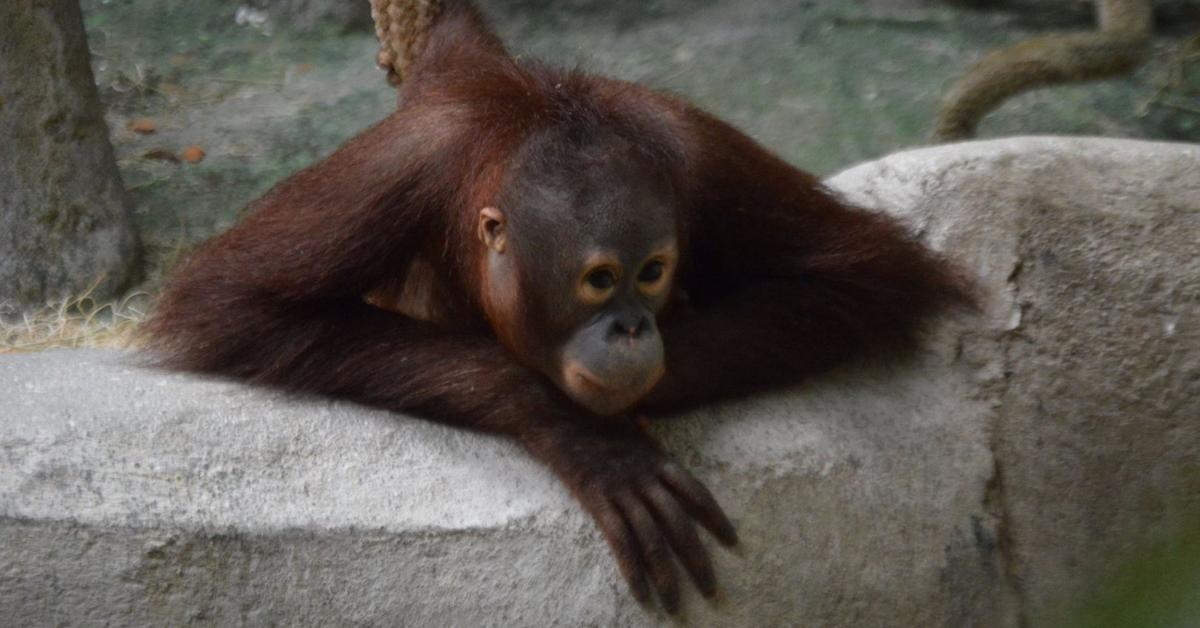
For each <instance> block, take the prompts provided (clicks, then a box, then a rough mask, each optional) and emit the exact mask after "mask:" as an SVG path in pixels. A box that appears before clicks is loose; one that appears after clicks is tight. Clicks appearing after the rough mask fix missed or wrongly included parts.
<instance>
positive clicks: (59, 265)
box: [0, 0, 141, 308]
mask: <svg viewBox="0 0 1200 628" xmlns="http://www.w3.org/2000/svg"><path fill="white" fill-rule="evenodd" d="M140 248H141V247H140V245H139V241H138V238H137V234H136V233H135V231H134V227H133V224H132V217H131V213H130V201H129V197H128V195H127V194H126V192H125V188H124V186H123V185H122V184H121V177H120V174H119V173H118V172H117V164H116V160H115V159H114V157H113V150H112V145H111V144H109V140H108V127H107V126H106V125H105V122H104V115H103V110H102V107H101V105H100V98H99V95H98V93H97V91H96V84H95V79H94V78H93V76H92V68H91V65H90V53H89V52H88V46H87V35H86V34H85V33H84V30H83V16H82V13H81V11H80V8H79V0H0V306H4V305H8V306H9V307H12V306H16V307H18V308H26V307H36V306H39V305H43V304H45V303H46V302H48V301H54V300H58V299H62V298H67V297H72V296H78V295H80V294H82V293H83V292H85V291H87V290H88V289H89V288H92V289H93V290H92V292H91V296H92V297H93V298H95V299H98V300H103V299H107V298H111V297H113V296H117V295H119V294H120V293H121V291H123V290H125V289H127V288H128V287H129V286H130V285H131V284H132V283H133V282H135V281H136V280H137V279H138V278H139V276H140V272H141V255H140Z"/></svg>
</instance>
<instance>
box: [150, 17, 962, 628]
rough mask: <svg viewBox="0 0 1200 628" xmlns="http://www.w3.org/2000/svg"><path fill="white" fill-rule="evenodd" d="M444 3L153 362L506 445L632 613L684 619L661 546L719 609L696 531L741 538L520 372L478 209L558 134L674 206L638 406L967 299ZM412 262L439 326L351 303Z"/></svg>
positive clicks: (890, 336)
mask: <svg viewBox="0 0 1200 628" xmlns="http://www.w3.org/2000/svg"><path fill="white" fill-rule="evenodd" d="M449 4H450V6H449V7H448V9H447V11H446V13H445V14H444V15H443V17H442V18H441V19H440V20H439V21H438V23H437V24H436V25H435V27H434V31H433V32H432V33H431V37H430V44H429V48H428V51H427V54H426V55H425V56H424V57H423V58H422V59H420V60H418V62H417V64H416V66H414V68H413V69H412V72H411V73H410V76H411V79H410V81H409V82H408V83H407V84H406V85H405V86H404V91H403V94H402V96H401V100H400V104H399V108H398V110H397V111H396V112H395V113H394V114H392V115H391V116H389V117H388V118H386V119H385V120H383V121H382V122H380V123H378V124H376V125H375V126H374V127H372V128H370V129H368V130H367V131H365V132H363V133H362V134H360V135H359V136H358V137H356V138H354V139H352V140H351V141H349V142H348V143H346V144H345V145H344V146H342V147H341V148H340V149H338V150H337V151H336V152H334V153H333V154H332V155H330V156H329V157H328V158H326V159H324V160H323V161H321V162H319V163H317V164H315V165H313V166H310V167H309V168H306V169H304V170H302V171H300V172H299V173H297V174H295V175H293V176H292V177H290V178H288V179H287V180H285V181H283V182H281V183H279V184H278V185H277V186H276V187H275V188H274V189H272V190H271V191H270V192H269V193H267V194H266V195H265V196H264V197H263V198H262V199H260V200H258V201H257V202H256V203H254V205H253V207H252V211H251V212H250V213H249V214H248V216H247V217H246V219H245V220H243V221H242V222H241V223H240V224H238V225H237V226H235V227H234V228H232V229H230V230H229V231H227V232H225V233H224V234H221V235H220V236H218V237H216V238H214V239H213V240H211V241H209V242H207V243H206V244H204V245H203V246H201V247H200V248H199V249H198V250H197V251H196V252H195V253H194V254H192V255H191V256H190V258H189V259H188V260H187V261H186V263H185V264H184V265H183V266H182V267H181V268H180V269H179V270H178V271H177V272H176V273H175V274H174V277H173V278H172V280H171V282H170V284H169V285H168V287H167V289H166V291H165V292H164V294H163V296H162V299H161V301H160V303H159V305H158V309H157V313H156V315H155V316H154V318H153V320H152V321H151V322H150V324H149V327H148V331H149V337H150V339H151V344H152V349H153V350H154V351H155V352H156V355H158V356H159V357H160V358H161V360H162V361H163V363H164V364H166V365H169V366H172V367H176V368H180V369H186V370H190V371H198V372H205V373H216V374H222V375H227V376H232V377H236V378H241V379H244V380H247V381H249V382H253V383H259V384H266V385H272V386H278V387H283V388H286V389H289V390H295V391H301V392H311V393H318V394H324V395H331V396H337V397H343V398H348V399H353V400H356V401H359V402H362V403H365V404H369V405H374V406H379V407H382V408H387V409H390V410H397V411H404V412H409V413H413V414H416V415H419V416H423V417H426V418H429V419H433V420H438V421H444V422H448V423H453V424H456V425H461V426H465V427H470V428H474V429H482V430H487V431H492V432H497V433H502V434H507V435H510V436H512V437H515V438H517V439H519V441H520V442H522V443H523V444H524V445H525V446H526V447H527V448H528V449H529V451H530V452H531V453H532V454H533V455H534V456H536V457H537V458H538V459H540V460H542V461H543V462H544V463H546V464H547V465H548V466H550V467H551V468H552V469H554V470H555V471H556V472H557V473H558V474H559V476H560V477H562V478H563V480H564V482H566V484H567V485H568V486H569V487H570V488H571V489H572V491H573V492H574V493H575V495H576V496H577V497H578V498H579V500H580V501H581V503H582V504H583V505H584V507H585V508H586V509H587V510H588V511H589V512H590V513H591V514H592V515H593V517H595V518H596V520H597V522H598V524H599V525H600V527H601V529H602V531H603V532H604V534H605V536H606V538H607V539H608V541H609V542H610V543H611V544H612V547H613V551H614V553H615V554H616V556H617V558H618V564H619V566H620V567H621V569H622V571H623V573H624V574H625V575H626V577H627V578H628V579H629V581H630V584H631V586H632V587H633V590H634V592H635V594H637V595H638V597H639V598H640V599H645V597H646V595H647V594H648V592H649V587H650V584H651V583H652V584H653V585H654V587H655V588H656V589H657V590H658V592H659V595H660V597H661V598H662V600H663V602H664V603H665V605H666V606H667V607H668V608H669V609H673V608H674V607H675V606H677V603H678V585H677V583H676V579H675V576H674V574H673V568H672V567H671V566H670V564H671V563H670V559H669V554H670V553H669V552H667V551H666V548H667V547H669V548H670V549H671V550H673V551H674V553H675V554H676V555H677V556H678V558H679V560H680V561H681V562H682V563H683V564H684V567H685V568H686V569H687V570H688V572H689V573H690V574H691V575H692V577H693V579H694V580H695V581H696V583H697V584H698V585H699V586H700V588H701V590H702V591H703V592H705V593H706V594H711V593H712V592H713V590H714V587H715V581H714V579H713V576H712V568H711V565H710V564H709V562H708V557H707V554H706V552H705V550H704V548H703V546H702V545H701V544H700V542H699V540H698V538H697V537H696V534H695V531H694V524H693V520H695V521H698V522H699V523H701V524H702V525H704V526H705V527H707V528H708V529H709V530H710V531H713V532H714V533H715V534H717V535H718V537H719V538H721V539H722V540H723V541H725V542H729V543H732V542H733V541H734V539H735V536H734V534H733V529H732V527H731V526H730V525H729V523H728V521H727V520H725V518H724V515H723V514H722V513H721V511H720V508H719V507H717V505H716V504H715V502H713V501H712V499H711V496H709V495H708V494H707V491H706V490H705V489H704V488H703V487H702V486H700V485H699V484H698V483H696V482H695V481H694V480H692V479H691V478H690V476H688V475H687V474H686V472H684V471H683V470H682V469H681V468H679V467H678V466H677V465H675V464H674V463H672V462H670V460H669V459H667V458H666V457H665V454H663V453H662V452H661V451H660V450H658V448H657V447H656V446H655V445H654V444H653V443H652V442H650V441H649V439H647V438H646V436H645V435H644V434H642V433H641V432H640V431H639V430H638V429H637V428H636V427H635V426H634V425H633V422H619V421H616V422H615V421H612V420H609V421H605V422H600V421H596V420H595V419H594V417H591V416H590V415H589V414H588V413H587V412H586V411H584V410H582V409H581V408H579V407H578V406H576V405H574V404H572V403H571V402H570V401H569V400H567V399H566V397H565V396H564V395H563V394H562V393H561V392H559V391H558V390H557V389H556V388H555V387H554V386H552V385H551V384H550V383H549V382H547V381H546V378H545V377H543V376H542V375H541V374H539V373H537V372H535V371H533V370H531V369H529V368H527V367H526V366H523V365H521V364H519V363H518V362H517V361H516V360H514V359H513V357H512V354H511V353H510V351H508V350H507V349H506V348H505V347H504V346H503V345H502V344H501V343H500V342H498V341H497V340H496V338H495V336H494V334H493V333H492V331H491V326H489V324H488V321H487V319H486V316H485V314H484V312H483V308H482V304H481V291H480V288H479V284H480V282H481V275H480V268H481V264H480V255H481V254H482V253H481V251H480V249H481V247H480V246H479V243H478V241H477V238H476V235H475V233H476V220H477V212H478V211H479V209H480V208H482V207H484V206H488V205H491V204H493V203H495V202H496V199H497V196H498V195H499V194H500V188H501V184H502V181H503V176H504V173H505V164H506V162H507V161H508V160H509V159H510V158H511V157H512V156H513V155H514V153H515V151H517V150H518V149H519V148H520V146H521V144H522V143H523V142H524V140H525V139H526V138H529V137H530V136H531V134H533V133H535V132H536V131H537V130H538V129H540V128H545V127H546V126H547V125H551V124H560V125H561V124H564V123H566V124H578V125H581V126H584V127H589V128H590V127H597V126H603V127H604V128H607V129H615V131H616V132H617V133H619V134H622V135H623V136H626V137H629V138H632V139H635V140H636V141H637V143H638V146H639V150H640V151H641V152H643V153H644V157H645V159H646V160H647V161H648V162H650V163H654V164H656V165H657V167H658V168H659V170H660V171H661V173H662V176H664V177H666V178H668V179H670V180H671V181H672V182H673V186H674V187H675V188H676V189H677V193H678V198H679V206H678V207H677V211H678V212H679V215H678V216H677V220H678V222H679V224H680V225H682V229H683V232H682V233H681V234H680V237H681V243H680V244H681V266H680V271H679V274H678V276H677V281H676V286H677V293H676V298H675V300H674V306H673V307H671V308H670V309H669V310H668V311H667V312H666V313H665V314H664V315H663V316H662V317H661V318H660V321H659V325H660V327H661V333H662V335H663V338H664V341H665V345H666V359H667V375H666V378H665V379H664V380H663V381H662V382H661V383H660V384H659V386H658V387H657V388H656V389H655V390H654V391H653V392H652V393H651V394H650V396H649V397H648V398H647V399H646V400H645V402H644V404H643V405H642V407H641V408H640V409H639V410H640V411H642V412H649V411H653V412H668V411H675V410H680V409H684V408H688V407H691V406H694V405H696V404H700V403H706V402H709V401H713V400H716V399H721V398H728V397H732V396H737V395H744V394H747V393H750V392H753V391H757V390H761V389H765V388H770V387H777V386H783V385H787V384H791V383H794V382H796V381H799V380H800V379H801V378H803V377H805V376H807V375H810V374H812V373H815V372H818V371H820V370H823V369H826V368H828V367H830V366H832V365H834V364H837V363H840V362H842V361H844V360H846V359H848V358H851V357H856V356H863V355H866V354H874V353H880V352H884V351H888V352H893V351H899V350H904V349H907V348H910V347H912V346H913V342H914V339H915V337H916V334H917V332H918V330H919V329H920V326H921V324H922V323H923V322H924V321H926V320H928V319H929V318H930V317H931V316H932V315H934V314H935V313H937V312H939V311H941V310H942V309H944V308H945V307H946V306H948V305H952V304H955V303H965V302H967V301H968V300H969V299H968V298H967V290H966V289H965V287H964V284H963V282H962V281H961V280H960V279H958V277H957V276H956V275H955V274H954V273H953V272H951V271H950V270H949V269H948V267H947V266H946V265H945V264H944V263H943V262H942V260H940V259H939V258H938V257H937V256H936V255H935V254H933V253H931V252H930V251H928V250H927V249H926V248H924V247H922V246H921V245H919V244H918V243H917V242H915V241H914V240H913V239H912V238H911V237H910V236H909V235H908V234H907V233H906V232H905V230H904V229H903V228H902V227H901V226H900V225H898V224H897V223H896V222H895V221H894V220H892V219H890V218H888V217H885V216H883V215H880V214H877V213H874V212H869V211H865V210H862V209H859V208H855V207H851V206H848V205H846V204H845V203H844V202H842V201H841V200H840V199H838V198H836V197H835V196H833V195H832V194H830V193H829V192H827V191H826V190H825V189H823V188H822V187H821V185H820V184H819V183H818V182H817V180H815V179H814V178H813V177H811V176H810V175H807V174H805V173H803V172H800V171H799V170H796V169H795V168H793V167H791V166H789V165H787V164H786V163H784V162H783V161H781V160H780V159H778V158H776V157H775V156H773V155H771V154H770V153H768V152H767V151H765V150H764V149H762V148H761V147H759V146H758V145H756V144H755V143H754V142H753V141H751V140H750V139H748V138H747V137H746V136H744V135H743V134H741V133H740V132H738V131H736V130H735V129H733V128H731V127H729V126H727V125H725V124H724V123H722V122H720V121H718V120H716V119H714V118H712V117H710V116H708V115H707V114H704V113H703V112H700V111H698V110H696V109H695V108H693V107H691V106H689V105H687V104H685V103H683V102H681V101H679V100H677V99H675V98H672V97H669V96H666V95H662V94H659V93H656V92H653V91H651V90H648V89H645V88H642V87H639V86H636V85H632V84H628V83H622V82H618V81H613V80H609V79H603V78H597V77H591V76H587V75H584V74H581V73H578V72H559V71H556V70H552V69H548V68H544V67H542V66H539V65H536V64H518V63H517V62H515V61H513V60H512V59H511V58H509V57H508V56H507V55H506V54H505V53H504V50H503V47H502V45H501V44H500V42H499V41H498V40H497V39H496V38H495V36H494V35H493V34H492V33H491V32H490V31H489V30H487V28H486V27H485V26H484V25H483V23H482V21H481V20H480V19H479V17H478V15H477V14H476V13H475V11H474V10H473V9H472V8H471V7H470V6H469V5H467V4H466V3H464V2H451V3H449ZM414 260H421V262H420V263H421V264H423V265H428V266H429V267H430V268H432V269H433V271H434V272H433V273H432V274H431V273H428V272H424V273H423V275H422V281H428V282H429V283H430V289H431V290H432V293H433V294H438V295H441V297H442V299H443V301H444V302H442V303H439V304H438V306H439V307H438V310H437V311H438V317H437V318H438V320H437V321H436V322H429V321H423V320H417V319H413V318H408V317H405V316H403V315H401V314H398V313H396V312H390V311H384V310H383V309H380V308H376V307H372V306H371V305H368V304H367V303H365V302H364V299H363V297H364V295H367V294H368V293H370V292H372V291H373V290H376V289H379V288H384V289H388V288H389V287H390V289H391V293H392V294H393V295H395V294H399V293H400V292H399V287H397V286H396V285H395V284H396V281H397V278H403V277H405V275H406V272H407V270H408V269H409V267H410V265H412V264H413V263H414ZM434 284H436V286H435V285H434ZM649 512H653V513H654V517H650V516H649V515H648V514H647V513H649Z"/></svg>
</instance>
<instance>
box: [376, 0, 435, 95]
mask: <svg viewBox="0 0 1200 628" xmlns="http://www.w3.org/2000/svg"><path fill="white" fill-rule="evenodd" d="M442 5H443V0H371V18H372V19H373V20H375V36H376V37H377V38H378V39H379V54H378V55H376V57H375V62H376V63H377V64H378V65H379V68H380V69H382V70H384V71H385V72H387V80H388V83H391V84H392V85H393V86H398V85H400V83H401V81H403V80H404V74H405V72H406V71H407V70H408V68H409V66H410V65H412V62H413V59H415V58H416V57H417V55H418V54H420V53H421V50H422V49H423V48H424V47H425V43H426V42H427V41H428V40H429V29H430V27H431V26H432V25H433V21H434V20H435V19H437V16H438V14H440V13H441V12H442V8H443V7H442Z"/></svg>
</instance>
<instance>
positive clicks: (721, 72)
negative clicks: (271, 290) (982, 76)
mask: <svg viewBox="0 0 1200 628" xmlns="http://www.w3.org/2000/svg"><path fill="white" fill-rule="evenodd" d="M480 5H481V7H482V8H483V10H484V11H485V12H486V14H487V15H488V16H489V17H490V18H491V19H492V21H493V23H494V25H495V26H496V28H497V29H498V30H499V31H500V33H501V35H502V36H503V37H504V38H505V40H506V41H507V42H508V43H509V45H510V47H511V48H512V49H513V50H514V51H515V52H517V53H519V54H522V55H529V56H536V57H540V58H543V59H546V60H548V61H550V62H553V63H555V64H559V65H579V66H582V67H584V68H586V69H588V70H591V71H596V72H601V73H604V74H609V75H613V76H616V77H620V78H624V79H630V80H635V81H640V82H643V83H647V84H650V85H652V86H655V87H659V88H663V89H667V90H671V91H675V92H678V93H681V94H683V95H685V96H687V97H688V98H690V99H691V100H693V101H694V102H696V103H698V104H699V105H701V106H702V107H705V108H707V109H709V110H711V111H713V112H715V113H716V114H718V115H720V116H723V117H725V118H726V119H728V120H730V121H731V122H733V123H734V124H736V125H737V126H739V127H741V128H742V129H744V130H746V131H748V132H749V133H750V134H751V135H752V136H754V137H755V138H756V139H758V140H759V141H761V142H762V143H764V144H766V145H767V146H769V147H771V148H772V149H774V150H776V151H778V152H779V153H780V154H782V155H783V156H784V157H785V158H786V159H788V160H789V161H791V162H792V163H794V164H796V165H798V166H799V167H801V168H804V169H806V170H810V171H813V172H815V173H818V174H821V175H827V174H832V173H834V172H836V171H838V170H839V169H841V168H844V167H846V166H849V165H851V164H854V163H857V162H861V161H864V160H868V159H872V158H875V157H879V156H881V155H884V154H887V153H889V152H893V151H896V150H898V149H903V148H907V147H913V146H917V145H921V144H923V143H926V142H927V141H928V138H929V134H930V131H931V129H932V126H933V121H934V118H935V115H936V113H937V108H938V104H939V101H940V99H941V96H942V94H943V93H944V92H945V91H946V90H947V89H948V87H949V86H950V85H951V84H952V83H953V81H954V79H955V78H957V77H958V76H959V75H961V74H962V73H963V72H964V71H965V70H966V69H967V68H968V67H969V66H970V65H971V64H972V63H973V62H975V61H978V60H979V59H980V58H981V57H983V56H984V54H985V53H986V52H987V51H989V50H991V49H994V48H997V47H1002V46H1005V45H1008V44H1012V43H1014V42H1017V41H1020V40H1022V39H1025V38H1028V37H1032V36H1038V35H1043V34H1047V33H1050V32H1057V31H1081V32H1084V31H1090V30H1093V29H1094V28H1095V16H1094V12H1095V8H1094V6H1093V4H1092V3H1091V2H1088V1H1080V0H1011V1H991V2H988V1H983V2H980V1H978V0H977V1H975V2H964V0H959V2H957V3H956V2H953V1H950V0H947V1H939V0H563V1H558V2H551V1H548V0H483V1H481V2H480ZM82 8H83V15H84V20H85V25H86V30H87V35H88V39H89V45H90V48H91V52H92V57H93V58H92V65H93V68H94V71H95V76H96V81H97V83H98V86H99V91H100V97H101V100H102V102H103V105H104V107H105V110H106V112H107V119H108V123H109V127H110V130H111V135H112V141H113V144H114V147H115V151H116V157H117V163H118V166H119V169H120V172H121V175H122V177H123V179H124V182H125V185H126V187H127V189H128V190H129V193H130V195H131V196H132V198H133V207H134V210H133V213H134V219H135V222H136V225H137V227H138V229H139V231H140V233H141V236H142V240H143V244H144V247H145V252H146V262H147V263H146V267H147V271H148V272H147V276H149V277H154V276H156V275H157V274H158V272H159V269H161V267H162V266H163V265H164V264H167V263H169V261H170V259H172V258H173V257H174V256H175V255H177V254H178V251H179V250H180V248H181V247H186V246H187V245H188V244H190V243H194V242H196V241H197V240H199V239H203V238H205V237H207V236H210V235H212V234H213V233H215V232H216V231H219V230H220V229H222V228H224V227H226V226H228V225H229V224H231V222H232V221H233V220H234V219H235V218H236V216H237V215H238V212H239V211H240V210H241V209H242V208H243V207H244V206H245V205H246V203H247V202H248V201H250V200H252V199H254V198H255V197H256V196H258V195H259V194H261V193H262V192H264V191H265V190H266V189H268V188H269V187H270V186H271V185H272V184H273V183H275V182H276V181H278V180H279V179H281V178H282V177H284V176H286V175H287V174H289V173H291V172H293V171H294V170H296V169H298V168H300V167H302V166H304V165H306V164H308V163H310V162H312V161H313V160H315V159H317V158H319V157H320V156H322V155H324V154H326V153H328V152H329V151H330V150H332V149H333V148H334V147H336V146H337V145H338V144H340V143H341V142H343V141H345V140H346V139H348V138H349V137H351V136H353V135H354V134H355V133H357V132H358V131H360V130H362V129H363V128H365V127H367V126H369V125H371V124H372V123H374V122H375V121H377V120H379V119H380V118H381V117H383V116H385V115H386V114H387V113H388V112H389V110H390V109H391V108H392V106H393V103H394V98H395V96H394V91H393V90H392V88H390V87H389V86H388V85H387V83H386V82H385V80H384V75H383V73H382V72H380V71H379V70H378V69H377V68H375V67H374V58H375V52H376V49H377V44H376V41H375V37H374V32H373V30H372V24H371V17H370V13H369V7H368V3H367V1H366V0H249V1H248V0H243V1H241V2H239V1H234V0H206V1H204V2H195V1H191V0H83V1H82ZM1197 34H1200V0H1173V1H1159V2H1155V35H1154V41H1153V51H1152V54H1151V56H1150V57H1149V60H1148V62H1147V63H1146V64H1145V65H1143V66H1142V67H1141V68H1140V69H1139V70H1138V71H1137V72H1136V73H1134V74H1133V75H1132V76H1129V77H1127V78H1116V79H1111V80H1105V81H1098V82H1091V83H1084V84H1078V85H1067V86H1060V87H1054V88H1050V89H1043V90H1036V91H1032V92H1028V93H1025V94H1023V95H1021V96H1018V97H1016V98H1013V99H1011V100H1009V101H1007V102H1006V103H1005V104H1004V105H1003V106H1002V107H1000V108H999V109H998V110H997V111H996V112H995V113H993V114H992V115H990V116H988V117H986V118H985V119H984V122H983V124H982V125H981V126H980V129H979V136H980V137H994V136H1003V135H1014V134H1039V133H1054V134H1084V135H1104V136H1119V137H1136V138H1151V139H1160V140H1182V141H1195V140H1197V139H1200V98H1197V94H1198V93H1200V72H1195V73H1192V74H1187V75H1186V76H1185V79H1186V80H1183V81H1181V80H1179V78H1180V74H1179V69H1180V68H1181V67H1186V64H1183V63H1182V61H1181V57H1182V56H1184V55H1183V52H1184V51H1185V49H1186V45H1187V43H1188V41H1189V40H1190V39H1191V38H1193V37H1195V36H1197ZM1194 65H1195V66H1196V67H1197V68H1200V60H1198V61H1197V62H1196V63H1195V64H1194ZM189 148H191V149H192V150H191V151H190V152H187V153H185V151H187V150H188V149H189ZM181 157H182V158H181Z"/></svg>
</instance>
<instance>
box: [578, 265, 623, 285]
mask: <svg viewBox="0 0 1200 628" xmlns="http://www.w3.org/2000/svg"><path fill="white" fill-rule="evenodd" d="M585 281H587V283H588V285H589V286H591V287H593V288H595V289H597V290H608V289H609V288H611V287H613V286H615V285H617V276H616V274H614V273H613V271H611V270H609V269H607V268H601V269H599V270H593V271H592V272H590V273H588V275H587V278H586V279H585Z"/></svg>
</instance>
